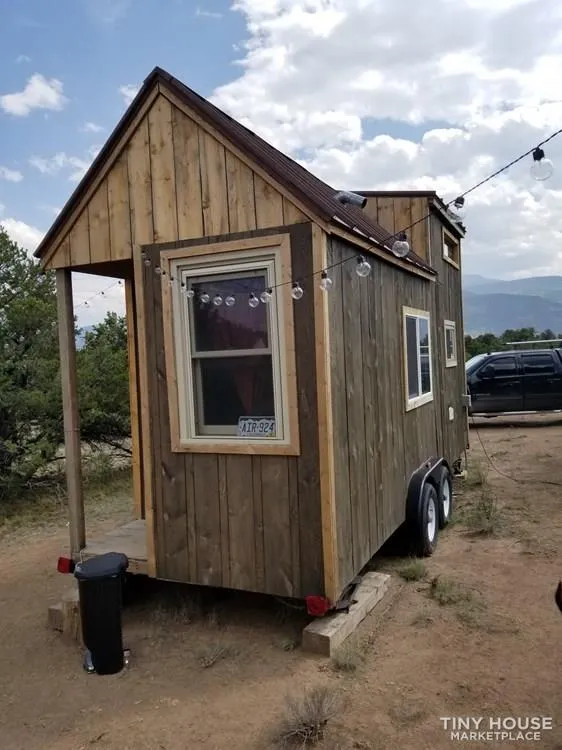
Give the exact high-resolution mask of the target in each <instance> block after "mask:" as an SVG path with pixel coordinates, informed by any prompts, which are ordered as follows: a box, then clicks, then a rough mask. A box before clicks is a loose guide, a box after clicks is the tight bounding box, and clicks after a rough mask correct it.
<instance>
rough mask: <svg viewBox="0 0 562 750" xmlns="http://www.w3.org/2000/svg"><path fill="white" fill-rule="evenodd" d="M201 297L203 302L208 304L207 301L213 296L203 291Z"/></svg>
mask: <svg viewBox="0 0 562 750" xmlns="http://www.w3.org/2000/svg"><path fill="white" fill-rule="evenodd" d="M199 299H200V300H201V302H202V303H203V304H204V305H206V304H207V302H209V301H210V299H211V297H210V295H208V294H207V292H203V294H202V295H201V296H200V297H199Z"/></svg>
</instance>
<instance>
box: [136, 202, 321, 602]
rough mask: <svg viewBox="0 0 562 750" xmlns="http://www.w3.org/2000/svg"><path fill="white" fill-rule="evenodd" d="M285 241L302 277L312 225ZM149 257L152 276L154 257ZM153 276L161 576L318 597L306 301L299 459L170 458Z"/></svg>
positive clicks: (150, 323)
mask: <svg viewBox="0 0 562 750" xmlns="http://www.w3.org/2000/svg"><path fill="white" fill-rule="evenodd" d="M213 194H214V193H213ZM270 210H271V215H272V216H273V214H274V208H270ZM279 210H280V209H279ZM279 231H283V229H281V230H279V229H275V230H274V232H273V233H277V232H279ZM271 233H272V232H271V231H266V232H263V231H262V232H252V233H237V234H234V235H232V234H230V235H228V236H227V237H224V236H222V237H209V238H208V239H207V241H210V242H217V241H220V240H221V239H222V240H226V239H228V240H232V239H239V238H242V237H246V236H256V235H264V234H271ZM290 235H291V259H292V272H293V277H294V278H306V277H307V276H308V275H310V273H311V272H312V252H311V241H312V240H311V238H312V234H311V225H310V224H301V225H300V226H294V227H292V228H291V229H290ZM183 244H184V243H182V245H183ZM193 244H198V245H200V244H201V239H197V240H195V241H194V242H193ZM149 252H150V254H151V259H152V261H153V263H152V268H153V267H154V265H157V264H158V262H159V261H158V255H159V252H160V250H159V249H151V250H150V251H149ZM152 268H146V267H145V270H144V288H145V298H146V304H145V314H146V334H147V341H148V352H147V358H148V361H147V370H148V374H149V386H148V391H149V399H150V423H151V436H152V442H153V477H152V481H153V498H154V500H153V502H154V526H155V539H156V567H157V575H158V577H160V578H164V579H170V580H175V581H184V582H190V583H197V584H204V585H212V586H222V587H227V588H235V589H243V590H249V591H261V592H265V593H268V594H276V595H282V596H295V597H301V596H305V595H307V594H311V593H318V594H322V593H323V585H324V583H323V566H322V539H321V517H320V484H319V452H318V414H317V400H316V365H315V358H314V356H313V352H314V297H313V295H312V294H308V295H305V296H304V297H303V299H302V300H300V301H299V302H298V303H297V304H298V313H297V322H298V325H296V326H295V337H296V342H295V343H296V357H297V358H296V364H297V377H298V386H299V387H298V407H299V425H300V427H299V429H300V436H301V455H300V456H298V457H286V456H247V455H215V454H200V453H197V454H195V453H181V454H180V453H172V451H171V448H170V425H169V415H168V394H167V382H166V371H165V357H164V338H163V319H162V292H161V282H160V280H159V279H158V277H156V276H155V274H154V273H153V271H152Z"/></svg>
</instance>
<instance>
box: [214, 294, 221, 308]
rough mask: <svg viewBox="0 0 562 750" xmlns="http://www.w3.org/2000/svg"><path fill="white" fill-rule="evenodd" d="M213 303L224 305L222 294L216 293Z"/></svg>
mask: <svg viewBox="0 0 562 750" xmlns="http://www.w3.org/2000/svg"><path fill="white" fill-rule="evenodd" d="M213 305H214V306H215V307H220V306H221V305H222V297H221V296H220V294H215V296H214V297H213Z"/></svg>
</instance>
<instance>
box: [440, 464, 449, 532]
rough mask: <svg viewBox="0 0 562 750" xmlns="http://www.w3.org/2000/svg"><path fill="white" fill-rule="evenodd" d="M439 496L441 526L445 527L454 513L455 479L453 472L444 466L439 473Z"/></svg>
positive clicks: (441, 527)
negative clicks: (453, 478)
mask: <svg viewBox="0 0 562 750" xmlns="http://www.w3.org/2000/svg"><path fill="white" fill-rule="evenodd" d="M438 478H439V479H438V485H437V497H438V500H439V502H438V505H437V507H438V510H439V528H440V529H444V528H445V526H447V524H448V523H449V521H450V520H451V516H452V514H453V480H452V477H451V472H450V471H449V469H448V468H447V467H446V466H442V467H441V470H440V472H439V475H438Z"/></svg>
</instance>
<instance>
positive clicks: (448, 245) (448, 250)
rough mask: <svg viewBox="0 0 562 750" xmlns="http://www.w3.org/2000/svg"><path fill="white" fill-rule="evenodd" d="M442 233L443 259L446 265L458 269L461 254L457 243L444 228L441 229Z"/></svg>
mask: <svg viewBox="0 0 562 750" xmlns="http://www.w3.org/2000/svg"><path fill="white" fill-rule="evenodd" d="M442 233H443V258H444V259H445V260H446V261H447V262H448V263H450V264H451V265H453V266H455V268H460V262H461V257H460V256H461V253H460V245H459V241H458V240H457V239H456V237H454V236H453V235H452V234H451V233H450V232H448V231H447V230H446V229H445V228H444V227H442Z"/></svg>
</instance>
